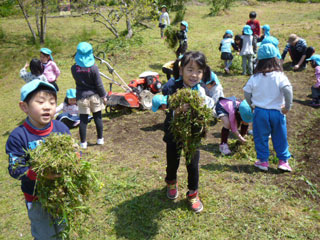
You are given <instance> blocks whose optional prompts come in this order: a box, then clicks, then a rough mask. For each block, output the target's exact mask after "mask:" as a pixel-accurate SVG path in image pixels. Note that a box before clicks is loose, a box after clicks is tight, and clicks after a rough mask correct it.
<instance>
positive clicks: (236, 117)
mask: <svg viewBox="0 0 320 240" xmlns="http://www.w3.org/2000/svg"><path fill="white" fill-rule="evenodd" d="M215 112H216V116H217V117H218V118H219V119H221V121H222V123H223V127H222V129H221V142H220V145H219V151H220V152H221V154H223V155H229V154H231V151H230V149H229V145H228V138H229V133H230V130H231V131H232V132H233V133H234V134H235V135H236V136H237V137H238V138H239V140H240V141H241V142H243V143H244V142H246V139H245V138H244V137H245V135H246V134H247V132H248V128H249V123H250V122H252V110H251V108H250V106H249V105H248V103H247V102H246V100H243V101H241V100H239V99H237V98H236V97H235V96H232V97H228V98H223V97H221V98H220V99H219V101H218V103H217V104H216V106H215ZM239 127H240V131H239V130H238V129H239Z"/></svg>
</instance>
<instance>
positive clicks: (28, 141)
mask: <svg viewBox="0 0 320 240" xmlns="http://www.w3.org/2000/svg"><path fill="white" fill-rule="evenodd" d="M51 133H61V134H70V131H69V128H68V127H67V126H66V125H65V124H64V123H62V122H59V121H56V120H52V121H51V123H49V124H48V126H47V127H46V128H45V129H41V130H40V129H35V128H33V127H32V126H31V124H29V122H28V120H26V121H25V122H24V123H23V124H22V125H20V126H19V127H17V128H15V129H14V130H13V131H12V132H11V134H10V136H9V138H8V140H7V144H6V153H7V154H8V155H9V167H8V169H9V174H10V175H11V176H12V177H14V178H16V179H18V180H21V189H22V192H23V193H24V195H25V197H26V200H27V201H32V200H34V198H35V191H34V187H35V179H36V174H35V172H33V171H32V170H31V169H30V164H29V160H30V159H29V156H28V155H27V154H26V151H28V150H29V149H35V148H36V147H37V146H38V145H39V144H40V143H41V142H42V141H43V140H44V138H45V137H47V136H49V135H50V134H51Z"/></svg>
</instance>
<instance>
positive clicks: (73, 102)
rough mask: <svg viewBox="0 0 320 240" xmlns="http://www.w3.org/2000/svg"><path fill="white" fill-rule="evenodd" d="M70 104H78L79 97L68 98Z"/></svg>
mask: <svg viewBox="0 0 320 240" xmlns="http://www.w3.org/2000/svg"><path fill="white" fill-rule="evenodd" d="M68 104H69V105H76V104H77V99H76V98H68Z"/></svg>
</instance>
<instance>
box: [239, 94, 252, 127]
mask: <svg viewBox="0 0 320 240" xmlns="http://www.w3.org/2000/svg"><path fill="white" fill-rule="evenodd" d="M239 112H240V116H241V118H242V120H243V121H244V122H246V123H251V122H252V119H253V113H252V109H251V107H250V106H249V104H248V102H247V101H246V100H243V101H242V102H241V103H240V106H239Z"/></svg>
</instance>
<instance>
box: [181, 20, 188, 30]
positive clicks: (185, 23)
mask: <svg viewBox="0 0 320 240" xmlns="http://www.w3.org/2000/svg"><path fill="white" fill-rule="evenodd" d="M181 25H183V26H185V27H186V32H188V27H189V24H188V23H187V22H186V21H182V22H181Z"/></svg>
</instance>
